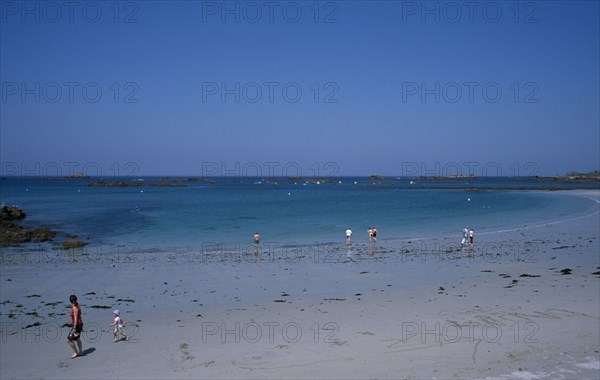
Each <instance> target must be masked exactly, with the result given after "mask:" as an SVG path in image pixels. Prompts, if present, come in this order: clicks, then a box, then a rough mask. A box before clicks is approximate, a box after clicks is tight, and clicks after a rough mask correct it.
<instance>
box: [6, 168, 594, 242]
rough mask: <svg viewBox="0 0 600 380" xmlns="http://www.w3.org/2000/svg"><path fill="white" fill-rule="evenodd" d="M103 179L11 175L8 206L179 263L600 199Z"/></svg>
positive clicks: (466, 184) (496, 222)
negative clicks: (194, 254) (187, 256)
mask: <svg viewBox="0 0 600 380" xmlns="http://www.w3.org/2000/svg"><path fill="white" fill-rule="evenodd" d="M98 180H99V179H98V178H94V179H90V178H83V179H66V178H38V177H3V178H2V179H1V180H0V185H1V186H0V202H2V203H3V204H5V205H16V206H18V207H20V208H22V209H23V210H24V211H25V212H26V213H27V218H26V219H25V220H24V221H22V222H21V223H23V224H25V225H28V226H34V227H39V226H47V227H49V228H51V229H54V230H58V231H60V232H61V233H62V234H63V235H64V234H72V235H77V236H78V238H77V239H79V240H83V241H85V242H87V243H89V246H94V247H100V248H102V247H104V249H111V248H110V247H119V246H120V247H123V246H129V247H135V249H136V250H139V251H147V252H165V253H172V252H179V251H185V250H201V249H203V247H207V246H214V245H215V244H219V245H221V246H222V247H231V248H233V247H240V246H241V247H245V246H251V245H252V244H253V243H252V238H253V235H254V233H255V232H259V233H260V235H261V238H262V239H261V244H269V245H271V246H282V247H285V246H293V245H311V244H341V243H343V242H344V240H345V231H346V229H348V228H350V229H351V230H352V231H353V237H352V240H353V242H358V243H368V240H369V239H368V234H367V229H368V228H369V227H375V228H377V230H378V241H379V243H380V244H389V245H393V244H395V243H398V242H402V241H407V240H411V239H413V240H414V239H419V238H428V237H439V236H450V237H454V236H455V237H456V239H457V241H460V239H461V235H462V229H463V228H464V227H465V225H468V226H470V227H471V228H473V229H474V230H475V233H476V235H477V234H481V233H492V232H494V231H502V230H506V229H516V228H521V227H526V226H535V225H540V224H543V223H548V222H556V221H560V220H563V219H567V218H573V217H577V216H578V215H585V214H586V213H587V214H589V213H590V212H593V211H594V210H597V207H598V205H597V203H596V202H595V201H594V200H592V199H588V198H586V197H581V196H574V195H569V193H565V192H563V191H559V189H574V188H577V189H596V190H597V189H598V188H599V185H598V184H597V183H595V184H594V183H591V184H581V183H578V184H569V183H562V182H556V181H552V180H544V179H536V178H507V177H502V178H493V177H492V178H490V177H488V178H457V179H447V178H446V179H436V178H401V177H385V178H369V177H339V178H325V179H303V178H266V179H265V178H227V177H219V178H202V179H198V178H191V179H190V178H186V177H172V178H168V179H165V178H159V177H140V178H132V179H128V183H132V184H135V185H136V186H100V187H96V186H89V185H90V184H91V183H93V182H96V181H98ZM100 180H103V179H100ZM110 180H111V179H106V181H110ZM165 184H171V185H170V186H165ZM544 189H552V190H555V191H548V190H544ZM48 244H49V245H48V246H49V247H51V246H52V244H51V243H48ZM7 249H8V250H10V249H20V248H14V247H13V248H11V247H8V248H4V249H3V250H7ZM54 249H56V245H55V246H54Z"/></svg>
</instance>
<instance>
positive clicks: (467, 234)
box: [460, 226, 475, 247]
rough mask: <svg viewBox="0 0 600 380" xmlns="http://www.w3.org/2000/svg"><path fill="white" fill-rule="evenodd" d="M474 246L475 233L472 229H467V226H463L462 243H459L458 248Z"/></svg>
mask: <svg viewBox="0 0 600 380" xmlns="http://www.w3.org/2000/svg"><path fill="white" fill-rule="evenodd" d="M474 244H475V232H474V231H473V229H472V228H471V229H469V226H465V228H463V238H462V241H461V242H460V246H461V247H464V246H465V245H470V246H471V247H473V245H474Z"/></svg>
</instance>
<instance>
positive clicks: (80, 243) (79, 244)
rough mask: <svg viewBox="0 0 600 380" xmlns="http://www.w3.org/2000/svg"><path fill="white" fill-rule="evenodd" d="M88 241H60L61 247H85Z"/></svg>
mask: <svg viewBox="0 0 600 380" xmlns="http://www.w3.org/2000/svg"><path fill="white" fill-rule="evenodd" d="M87 244H88V243H86V242H83V241H80V240H65V241H63V243H62V249H72V248H81V247H85V246H86V245H87Z"/></svg>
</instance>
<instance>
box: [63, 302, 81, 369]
mask: <svg viewBox="0 0 600 380" xmlns="http://www.w3.org/2000/svg"><path fill="white" fill-rule="evenodd" d="M69 301H70V302H71V325H72V326H73V327H72V328H71V331H70V333H69V336H68V337H67V343H68V344H69V346H70V347H71V349H72V350H73V355H71V359H75V358H76V357H78V356H83V345H82V344H81V332H82V331H83V320H82V319H81V308H80V307H79V304H78V303H77V296H76V295H75V294H71V296H70V297H69Z"/></svg>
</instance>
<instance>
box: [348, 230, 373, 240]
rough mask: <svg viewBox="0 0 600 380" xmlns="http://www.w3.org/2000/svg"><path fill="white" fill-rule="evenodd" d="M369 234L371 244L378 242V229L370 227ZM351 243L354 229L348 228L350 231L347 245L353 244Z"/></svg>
mask: <svg viewBox="0 0 600 380" xmlns="http://www.w3.org/2000/svg"><path fill="white" fill-rule="evenodd" d="M367 233H368V234H369V242H370V243H373V242H375V243H376V242H377V228H375V227H369V228H368V229H367ZM351 242H352V229H351V228H350V227H348V229H347V230H346V243H351Z"/></svg>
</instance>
